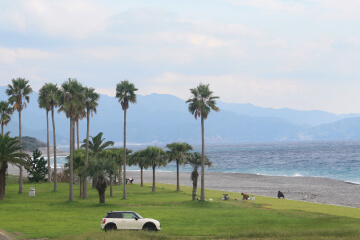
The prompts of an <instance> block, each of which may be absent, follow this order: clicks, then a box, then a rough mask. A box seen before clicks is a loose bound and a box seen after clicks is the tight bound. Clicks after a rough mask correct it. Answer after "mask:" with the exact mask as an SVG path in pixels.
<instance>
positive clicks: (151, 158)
mask: <svg viewBox="0 0 360 240" xmlns="http://www.w3.org/2000/svg"><path fill="white" fill-rule="evenodd" d="M145 156H146V165H147V166H149V167H152V170H153V184H152V191H153V192H155V191H156V189H155V169H156V167H162V166H166V164H167V161H166V159H167V156H166V153H165V151H164V150H163V149H162V148H159V147H152V146H149V147H147V148H146V149H145Z"/></svg>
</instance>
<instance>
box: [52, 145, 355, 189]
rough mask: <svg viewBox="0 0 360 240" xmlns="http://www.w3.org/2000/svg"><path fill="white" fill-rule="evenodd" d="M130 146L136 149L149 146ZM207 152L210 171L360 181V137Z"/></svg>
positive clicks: (226, 147) (211, 148) (168, 168)
mask: <svg viewBox="0 0 360 240" xmlns="http://www.w3.org/2000/svg"><path fill="white" fill-rule="evenodd" d="M128 147H129V148H130V149H132V150H133V151H136V150H139V149H143V148H146V146H138V145H137V146H128ZM194 151H197V152H201V146H200V145H194ZM205 152H206V156H208V157H209V159H210V161H212V162H213V165H214V167H213V168H206V171H209V172H225V173H252V174H259V175H270V176H292V177H297V176H312V177H326V178H332V179H338V180H342V181H346V182H352V183H357V184H360V141H304V142H270V143H239V144H207V145H206V148H205ZM57 160H58V164H59V165H58V166H60V167H61V165H63V164H64V163H65V162H66V159H65V157H64V156H61V157H58V158H57ZM127 170H135V171H136V170H139V168H137V167H127ZM149 170H150V169H149ZM157 171H171V172H175V171H176V165H175V163H169V164H168V165H167V166H166V167H160V168H158V169H157ZM180 171H182V172H191V171H192V167H191V166H189V165H186V166H182V167H181V168H180Z"/></svg>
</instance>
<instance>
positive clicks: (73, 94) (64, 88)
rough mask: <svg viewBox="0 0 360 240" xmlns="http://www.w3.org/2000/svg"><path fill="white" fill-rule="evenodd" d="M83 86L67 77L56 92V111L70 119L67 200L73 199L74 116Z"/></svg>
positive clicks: (80, 102) (82, 97)
mask: <svg viewBox="0 0 360 240" xmlns="http://www.w3.org/2000/svg"><path fill="white" fill-rule="evenodd" d="M82 93H83V86H82V85H81V83H79V82H78V81H77V80H76V79H71V78H69V80H68V81H65V82H64V83H63V84H62V85H61V90H60V91H59V93H58V101H59V106H60V108H59V110H58V112H62V111H63V112H65V114H66V117H67V118H69V119H70V159H69V170H70V183H69V201H73V200H74V193H73V181H74V173H73V153H74V150H75V118H76V116H78V114H79V113H78V109H79V108H80V105H82V103H83V102H84V95H83V94H82Z"/></svg>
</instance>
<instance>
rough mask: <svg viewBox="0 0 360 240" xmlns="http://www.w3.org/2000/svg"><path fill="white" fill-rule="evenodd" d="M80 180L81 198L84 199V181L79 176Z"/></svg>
mask: <svg viewBox="0 0 360 240" xmlns="http://www.w3.org/2000/svg"><path fill="white" fill-rule="evenodd" d="M79 178H80V180H79V184H80V198H83V196H84V192H83V191H84V188H83V183H84V182H83V181H82V177H81V175H79Z"/></svg>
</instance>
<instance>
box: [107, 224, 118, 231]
mask: <svg viewBox="0 0 360 240" xmlns="http://www.w3.org/2000/svg"><path fill="white" fill-rule="evenodd" d="M116 229H117V228H116V225H115V224H108V225H106V226H105V231H106V232H107V231H112V230H116Z"/></svg>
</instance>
